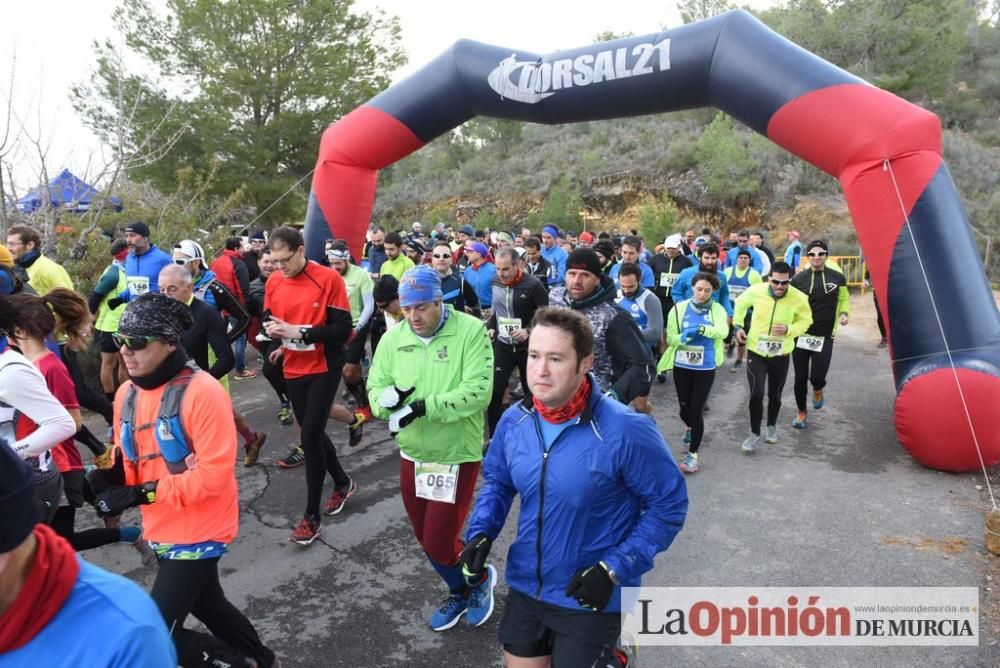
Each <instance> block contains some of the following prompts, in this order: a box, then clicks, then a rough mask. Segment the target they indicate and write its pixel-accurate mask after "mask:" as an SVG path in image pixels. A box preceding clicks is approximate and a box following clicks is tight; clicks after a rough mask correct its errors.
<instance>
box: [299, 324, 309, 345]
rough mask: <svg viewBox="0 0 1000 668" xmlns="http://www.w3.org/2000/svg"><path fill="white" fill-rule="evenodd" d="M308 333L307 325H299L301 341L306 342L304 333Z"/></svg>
mask: <svg viewBox="0 0 1000 668" xmlns="http://www.w3.org/2000/svg"><path fill="white" fill-rule="evenodd" d="M308 333H309V328H308V327H299V340H300V341H302V343H308V341H306V334H308Z"/></svg>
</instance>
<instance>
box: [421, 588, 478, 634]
mask: <svg viewBox="0 0 1000 668" xmlns="http://www.w3.org/2000/svg"><path fill="white" fill-rule="evenodd" d="M468 609H469V599H468V598H467V597H465V596H460V595H458V594H451V595H450V596H448V598H446V599H445V600H444V601H442V603H441V607H440V608H438V609H437V610H435V611H434V614H432V615H431V619H430V622H429V623H430V626H431V628H432V629H434V630H435V631H446V630H448V629H450V628H451V627H453V626H454V625H455V624H458V620H459V619H461V618H462V615H464V614H465V611H466V610H468Z"/></svg>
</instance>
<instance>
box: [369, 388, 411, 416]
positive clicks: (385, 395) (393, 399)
mask: <svg viewBox="0 0 1000 668" xmlns="http://www.w3.org/2000/svg"><path fill="white" fill-rule="evenodd" d="M415 389H417V388H415V387H411V388H410V389H408V390H401V389H399V388H398V387H395V386H393V387H387V388H385V389H384V390H382V394H381V395H379V398H378V405H379V406H381V407H382V408H386V409H388V410H390V411H398V410H399V409H400V408H402V407H403V402H405V401H406V399H407V398H408V397H409V396H410V395H411V394H413V390H415Z"/></svg>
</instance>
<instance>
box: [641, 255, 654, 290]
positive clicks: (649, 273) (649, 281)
mask: <svg viewBox="0 0 1000 668" xmlns="http://www.w3.org/2000/svg"><path fill="white" fill-rule="evenodd" d="M639 270H640V271H641V272H642V287H644V288H648V289H650V290H652V289H653V285H655V283H654V281H653V270H652V269H650V268H649V265H648V264H646V263H645V262H640V263H639Z"/></svg>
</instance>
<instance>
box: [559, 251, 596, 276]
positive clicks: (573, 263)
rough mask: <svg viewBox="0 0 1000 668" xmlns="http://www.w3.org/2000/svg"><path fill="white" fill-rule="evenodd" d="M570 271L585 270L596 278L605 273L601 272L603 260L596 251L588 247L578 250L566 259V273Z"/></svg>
mask: <svg viewBox="0 0 1000 668" xmlns="http://www.w3.org/2000/svg"><path fill="white" fill-rule="evenodd" d="M570 269H583V270H584V271H589V272H590V273H592V274H593V275H594V276H600V275H601V274H602V273H603V272H602V271H601V258H599V257H597V253H596V252H595V251H594V249H592V248H586V247H584V248H577V249H576V250H574V251H573V252H572V253H570V254H569V257H568V258H566V271H569V270H570Z"/></svg>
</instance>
